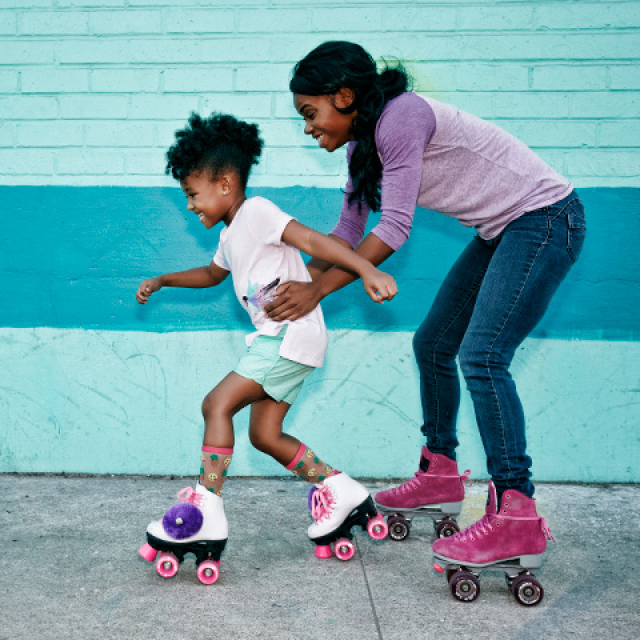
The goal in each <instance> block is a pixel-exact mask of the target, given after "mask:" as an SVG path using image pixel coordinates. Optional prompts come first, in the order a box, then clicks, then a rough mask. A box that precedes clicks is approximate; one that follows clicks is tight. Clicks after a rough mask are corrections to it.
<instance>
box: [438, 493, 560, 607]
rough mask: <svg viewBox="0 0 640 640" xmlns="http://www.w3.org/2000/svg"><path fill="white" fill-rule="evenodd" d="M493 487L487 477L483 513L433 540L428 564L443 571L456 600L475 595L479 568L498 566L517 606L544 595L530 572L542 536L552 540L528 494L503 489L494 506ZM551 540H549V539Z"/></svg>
mask: <svg viewBox="0 0 640 640" xmlns="http://www.w3.org/2000/svg"><path fill="white" fill-rule="evenodd" d="M496 505H497V497H496V488H495V486H494V485H493V483H492V482H489V504H488V505H487V508H486V512H485V516H484V518H482V520H479V521H478V522H476V523H475V524H473V525H471V526H470V527H468V528H467V529H465V530H464V531H461V532H460V533H456V534H455V535H453V536H451V537H450V538H446V539H443V540H436V541H435V542H434V543H433V559H434V562H433V567H434V569H435V570H436V571H438V572H439V573H446V576H447V579H448V581H449V587H450V589H451V593H452V594H453V596H454V597H455V598H457V599H458V600H460V601H462V602H472V601H473V600H475V599H476V598H477V597H478V595H479V594H480V582H479V580H478V576H479V575H480V573H481V572H482V571H487V570H488V571H502V572H504V574H505V578H506V581H507V586H508V587H509V588H510V589H511V591H512V593H513V595H514V596H515V599H516V600H517V601H518V602H519V603H520V604H522V605H525V606H528V607H532V606H535V605H537V604H539V603H540V602H541V601H542V598H543V596H544V590H543V588H542V585H541V584H540V582H538V580H537V579H536V577H535V575H534V573H533V571H534V570H536V569H539V568H540V567H541V566H542V561H543V557H544V553H545V551H546V548H547V540H553V537H552V536H551V533H550V532H549V528H548V527H547V523H546V522H545V520H544V518H541V517H539V516H538V513H537V511H536V504H535V501H534V499H533V498H528V497H527V496H525V495H524V494H522V493H520V492H519V491H515V490H514V489H507V491H505V492H504V493H503V494H502V504H501V505H500V511H497V510H496ZM554 542H555V540H554Z"/></svg>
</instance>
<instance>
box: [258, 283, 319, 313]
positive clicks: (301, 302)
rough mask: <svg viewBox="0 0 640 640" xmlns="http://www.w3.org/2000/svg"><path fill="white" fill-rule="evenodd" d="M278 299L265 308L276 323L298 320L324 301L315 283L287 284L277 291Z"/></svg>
mask: <svg viewBox="0 0 640 640" xmlns="http://www.w3.org/2000/svg"><path fill="white" fill-rule="evenodd" d="M275 294H276V296H277V297H276V299H275V300H274V301H273V302H270V303H269V304H268V305H266V306H265V308H264V311H265V313H266V314H267V315H268V316H269V317H270V318H271V319H272V320H275V321H276V322H282V321H284V320H290V321H293V320H298V319H299V318H302V317H303V316H306V315H307V314H308V313H311V312H312V311H313V310H314V309H315V308H316V307H317V306H318V304H319V303H320V301H321V300H322V295H321V294H320V290H319V287H318V286H317V285H316V284H315V283H313V282H285V283H284V284H281V285H280V286H279V287H278V288H277V289H276V292H275Z"/></svg>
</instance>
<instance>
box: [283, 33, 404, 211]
mask: <svg viewBox="0 0 640 640" xmlns="http://www.w3.org/2000/svg"><path fill="white" fill-rule="evenodd" d="M408 85H409V78H408V76H407V73H406V71H405V70H404V68H403V67H402V65H401V64H397V65H395V66H394V67H390V66H389V65H386V66H385V68H384V69H383V70H382V71H381V72H380V73H378V70H377V68H376V63H375V61H374V59H373V58H372V57H371V56H370V55H369V53H367V51H365V49H363V48H362V47H361V46H360V45H357V44H354V43H351V42H340V41H334V42H325V43H324V44H321V45H320V46H319V47H316V48H315V49H314V50H313V51H311V52H310V53H309V54H308V55H307V56H305V57H304V58H303V59H302V60H300V62H298V63H297V64H296V66H295V67H294V70H293V76H292V78H291V81H290V83H289V88H290V89H291V91H292V92H293V93H297V94H300V95H310V96H319V95H332V94H334V93H337V92H338V91H339V90H340V89H341V88H343V87H346V88H348V89H351V90H352V91H353V92H354V94H355V99H354V102H353V104H352V105H351V107H349V108H348V109H341V110H340V111H343V112H345V113H350V112H352V111H354V110H357V112H358V115H357V116H356V118H355V119H354V121H353V126H352V130H351V132H352V134H353V137H354V138H355V140H356V141H357V143H358V144H357V145H356V146H355V149H354V151H353V153H352V155H351V160H350V162H349V173H350V175H351V182H352V185H353V191H352V193H350V194H349V202H354V201H361V200H362V199H364V200H365V201H366V202H367V204H368V205H369V206H370V207H371V209H372V210H373V211H379V210H380V178H381V177H382V163H381V162H380V158H379V156H378V150H377V148H376V142H375V129H376V124H377V122H378V119H379V118H380V114H381V113H382V110H383V109H384V106H385V105H386V104H387V102H389V100H392V99H393V98H395V97H396V96H398V95H400V94H401V93H404V92H405V91H407V89H408Z"/></svg>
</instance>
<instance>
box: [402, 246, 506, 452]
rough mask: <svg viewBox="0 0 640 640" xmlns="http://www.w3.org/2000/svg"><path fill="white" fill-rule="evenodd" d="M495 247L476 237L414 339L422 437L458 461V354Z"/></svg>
mask: <svg viewBox="0 0 640 640" xmlns="http://www.w3.org/2000/svg"><path fill="white" fill-rule="evenodd" d="M493 252H494V248H493V247H491V246H490V245H489V244H488V243H487V242H485V241H483V240H482V239H480V238H478V237H476V238H474V239H473V240H472V241H471V243H470V244H469V245H468V246H467V248H466V249H465V250H464V252H463V253H462V254H461V256H460V257H459V258H458V260H457V261H456V263H455V264H454V265H453V267H452V268H451V270H450V272H449V274H448V275H447V277H446V278H445V280H444V282H443V283H442V286H441V287H440V290H439V291H438V294H437V295H436V298H435V300H434V302H433V305H432V306H431V310H430V311H429V313H428V315H427V317H426V318H425V320H424V322H423V323H422V324H421V325H420V327H419V329H418V330H417V332H416V334H415V336H414V338H413V349H414V353H415V357H416V361H417V363H418V369H419V372H420V399H421V401H422V412H423V420H424V422H423V425H422V427H421V431H422V433H423V434H424V435H425V436H426V438H427V448H428V450H429V451H430V452H432V453H436V454H442V455H445V456H447V457H448V458H451V459H452V460H455V458H456V454H455V450H456V447H457V446H458V439H457V437H456V418H457V415H458V407H459V405H460V382H459V379H458V368H457V365H456V356H457V355H458V351H459V349H460V343H461V342H462V339H463V337H464V334H465V331H466V330H467V327H468V325H469V321H470V319H471V314H472V312H473V308H474V304H475V301H476V296H477V294H478V290H479V289H480V285H481V284H482V280H483V278H484V275H485V273H486V271H487V268H488V266H489V262H490V261H491V257H492V256H493Z"/></svg>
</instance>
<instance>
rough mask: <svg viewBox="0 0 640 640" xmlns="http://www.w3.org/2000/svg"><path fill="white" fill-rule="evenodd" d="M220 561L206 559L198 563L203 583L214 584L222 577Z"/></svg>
mask: <svg viewBox="0 0 640 640" xmlns="http://www.w3.org/2000/svg"><path fill="white" fill-rule="evenodd" d="M219 566H220V562H219V561H216V560H205V561H204V562H201V563H200V564H199V565H198V580H200V582H202V584H213V583H214V582H217V581H218V578H219V577H220V569H219V568H218V567H219Z"/></svg>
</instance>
